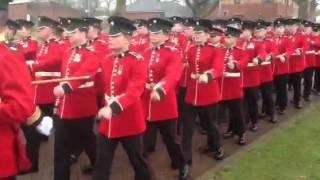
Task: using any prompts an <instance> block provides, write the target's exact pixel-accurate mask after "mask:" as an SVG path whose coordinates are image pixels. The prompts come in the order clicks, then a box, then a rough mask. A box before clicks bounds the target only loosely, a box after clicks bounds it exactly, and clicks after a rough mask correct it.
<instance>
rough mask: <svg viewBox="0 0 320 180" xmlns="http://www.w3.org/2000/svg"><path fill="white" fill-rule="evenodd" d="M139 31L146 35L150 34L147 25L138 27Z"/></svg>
mask: <svg viewBox="0 0 320 180" xmlns="http://www.w3.org/2000/svg"><path fill="white" fill-rule="evenodd" d="M137 33H138V34H141V35H146V34H148V28H146V27H145V26H139V27H137Z"/></svg>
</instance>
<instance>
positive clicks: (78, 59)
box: [72, 53, 81, 63]
mask: <svg viewBox="0 0 320 180" xmlns="http://www.w3.org/2000/svg"><path fill="white" fill-rule="evenodd" d="M72 61H73V62H76V63H78V62H80V61H81V54H79V53H76V54H75V55H74V58H73V59H72Z"/></svg>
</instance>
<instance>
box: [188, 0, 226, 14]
mask: <svg viewBox="0 0 320 180" xmlns="http://www.w3.org/2000/svg"><path fill="white" fill-rule="evenodd" d="M219 1H220V0H186V4H187V6H188V7H189V8H190V9H191V10H192V12H193V16H194V17H206V16H208V15H209V14H210V13H211V12H213V11H214V10H215V9H216V8H217V7H218V6H219Z"/></svg>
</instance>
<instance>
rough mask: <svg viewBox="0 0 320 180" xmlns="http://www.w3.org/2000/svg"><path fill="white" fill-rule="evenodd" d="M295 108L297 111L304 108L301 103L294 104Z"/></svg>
mask: <svg viewBox="0 0 320 180" xmlns="http://www.w3.org/2000/svg"><path fill="white" fill-rule="evenodd" d="M294 107H295V108H296V109H301V108H302V105H301V104H300V103H295V104H294Z"/></svg>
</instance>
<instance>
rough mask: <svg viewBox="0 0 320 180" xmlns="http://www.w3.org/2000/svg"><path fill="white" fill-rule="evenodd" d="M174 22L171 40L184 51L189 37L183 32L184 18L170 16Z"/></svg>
mask: <svg viewBox="0 0 320 180" xmlns="http://www.w3.org/2000/svg"><path fill="white" fill-rule="evenodd" d="M170 20H171V21H172V23H173V26H172V29H171V33H170V41H171V42H172V43H173V44H174V45H175V46H176V47H177V48H178V49H179V51H180V52H181V53H182V52H183V50H184V49H186V45H187V38H186V36H185V35H184V34H183V31H184V28H185V27H184V19H183V18H182V17H178V16H173V17H171V18H170Z"/></svg>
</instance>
